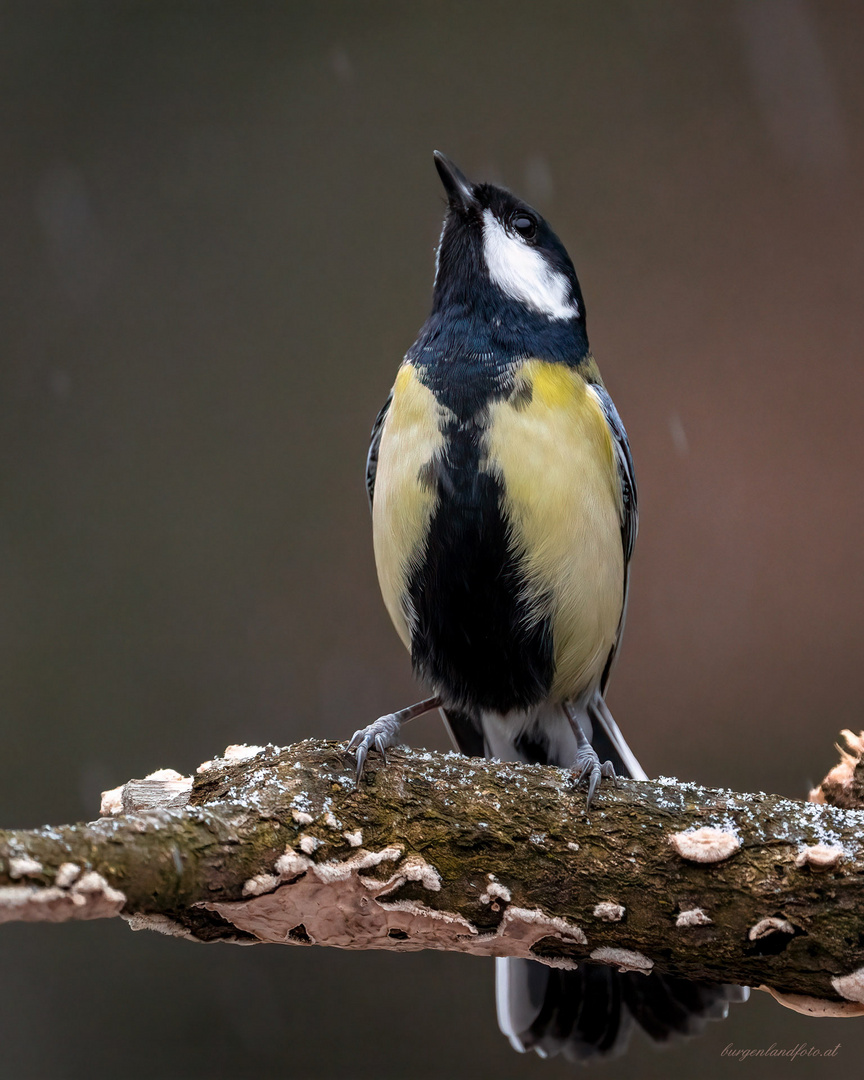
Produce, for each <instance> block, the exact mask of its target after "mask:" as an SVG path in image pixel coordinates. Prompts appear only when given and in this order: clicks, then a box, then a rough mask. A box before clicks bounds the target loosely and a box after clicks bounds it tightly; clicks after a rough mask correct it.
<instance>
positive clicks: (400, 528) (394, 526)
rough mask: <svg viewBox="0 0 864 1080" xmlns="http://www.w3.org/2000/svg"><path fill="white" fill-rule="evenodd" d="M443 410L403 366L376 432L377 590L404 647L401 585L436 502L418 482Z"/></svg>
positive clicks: (407, 620)
mask: <svg viewBox="0 0 864 1080" xmlns="http://www.w3.org/2000/svg"><path fill="white" fill-rule="evenodd" d="M446 412H447V410H445V409H444V408H443V407H442V406H441V405H439V404H438V401H437V400H436V398H435V395H434V394H433V393H432V391H431V390H429V389H428V388H427V387H425V386H424V385H423V384H422V383H421V382H420V380H419V379H418V378H417V373H416V371H415V370H414V368H413V367H412V366H411V365H410V364H403V366H402V367H401V368H400V369H399V374H398V375H397V377H396V383H395V385H394V387H393V400H392V401H391V403H390V409H389V410H388V413H387V417H386V419H385V421H384V427H383V429H382V433H381V445H380V448H379V452H378V470H377V473H376V478H375V498H374V501H373V505H372V537H373V544H374V548H375V564H376V566H377V569H378V581H379V584H380V586H381V594H382V596H383V598H384V603H385V605H386V607H387V611H388V613H389V615H390V618H391V619H392V620H393V624H394V626H395V627H396V630H397V632H398V634H399V636H400V637H401V639H402V641H403V642H404V644H405V646H406V648H409V649H410V647H411V642H410V624H411V620H412V612H411V611H410V609H409V608H408V607H407V604H408V597H407V594H406V583H407V581H408V579H409V577H410V575H411V572H412V570H413V569H414V568H415V566H416V563H417V561H418V560H419V559H420V558H422V554H423V551H424V547H425V539H426V534H427V532H428V529H429V522H430V521H431V519H432V515H433V514H434V512H435V506H436V504H437V501H438V494H437V491H436V488H435V485H434V484H431V483H424V482H423V467H424V466H426V465H428V463H429V462H430V461H432V459H433V458H434V457H435V455H436V454H437V453H438V452H440V451H441V450H442V449H443V447H444V436H443V435H442V434H441V428H442V426H443V423H444V421H445V419H446V416H445V414H446Z"/></svg>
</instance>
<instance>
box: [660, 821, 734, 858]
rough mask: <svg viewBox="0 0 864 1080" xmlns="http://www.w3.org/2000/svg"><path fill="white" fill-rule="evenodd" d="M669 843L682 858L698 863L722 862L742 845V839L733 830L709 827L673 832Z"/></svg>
mask: <svg viewBox="0 0 864 1080" xmlns="http://www.w3.org/2000/svg"><path fill="white" fill-rule="evenodd" d="M669 843H670V844H671V845H672V847H673V848H674V849H675V850H676V851H677V852H678V854H679V855H680V856H681V858H682V859H687V860H688V861H689V862H698V863H715V862H722V861H723V859H728V858H729V856H730V855H734V854H735V852H736V851H737V850H738V849H739V848H740V847H741V841H740V840H739V839H738V837H737V836H736V835H735V834H734V833H733V832H729V831H728V830H726V829H712V828H708V827H703V828H701V829H693V830H692V831H690V832H679V833H673V834H672V835H671V836H670V837H669Z"/></svg>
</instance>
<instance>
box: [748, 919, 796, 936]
mask: <svg viewBox="0 0 864 1080" xmlns="http://www.w3.org/2000/svg"><path fill="white" fill-rule="evenodd" d="M794 933H795V927H794V926H793V925H792V923H790V922H789V920H788V919H777V918H774V917H772V918H770V919H760V920H759V922H757V923H756V925H755V926H751V927H750V929H749V930H748V931H747V937H748V938H749V939H750V940H751V941H759V940H760V939H761V938H765V937H769V936H770V935H771V934H794Z"/></svg>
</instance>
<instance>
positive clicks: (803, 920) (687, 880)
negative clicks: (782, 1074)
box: [0, 741, 864, 1000]
mask: <svg viewBox="0 0 864 1080" xmlns="http://www.w3.org/2000/svg"><path fill="white" fill-rule="evenodd" d="M703 827H708V828H712V829H716V830H719V831H720V832H722V833H723V834H725V835H726V836H727V838H728V837H729V836H732V837H734V838H735V839H736V840H737V841H738V842H739V843H738V845H737V846H735V849H734V851H733V852H732V853H731V854H729V855H728V856H727V857H726V858H724V859H723V860H722V861H719V862H713V863H701V862H694V861H691V860H690V859H689V858H685V857H683V856H682V855H681V854H680V853H679V850H678V849H676V847H675V846H674V845H673V844H672V843H671V842H670V838H671V837H673V836H674V835H676V834H680V833H688V832H690V831H692V830H694V829H699V828H703ZM817 845H822V846H823V848H824V847H825V846H826V845H827V846H830V847H831V848H832V849H833V850H834V851H835V852H837V851H838V849H842V855H840V854H839V852H838V854H837V859H836V861H835V862H834V863H833V865H830V866H828V868H827V869H821V870H819V869H816V868H815V867H814V865H812V864H808V863H807V862H806V861H805V862H803V863H802V860H801V857H800V856H801V852H802V851H803V850H804V849H806V848H811V847H814V846H817ZM391 848H397V849H399V852H398V853H397V854H396V855H394V856H388V858H389V859H390V861H389V862H386V863H384V862H381V861H380V859H379V861H378V862H376V860H375V858H372V857H369V858H367V861H366V862H365V863H362V861H361V862H360V863H358V862H357V859H358V853H375V852H381V851H383V850H384V849H391ZM286 850H288V851H289V852H290V853H291V858H292V859H294V862H290V860H289V862H290V866H288V869H286V865H287V864H284V863H283V864H282V870H281V872H280V870H279V869H278V868H276V864H277V860H279V859H280V857H283V856H284V855H285V852H286ZM25 856H26V857H28V858H29V859H31V860H34V863H35V864H38V869H37V868H36V866H35V865H33V864H26V863H23V864H22V862H21V860H22V858H24V857H25ZM295 856H296V859H295V858H294V857H295ZM412 856H416V857H418V860H419V861H416V863H415V864H412V865H415V866H421V867H427V868H428V874H429V875H432V878H428V877H426V876H424V875H426V873H427V871H423V872H422V873H416V872H415V873H414V874H413V879H412V874H410V873H406V874H404V875H403V877H402V878H399V877H394V876H393V875H394V868H395V869H396V870H398V867H399V865H407V863H406V860H408V859H409V858H410V857H412ZM352 858H353V859H354V860H355V864H356V865H358V866H361V869H362V873H363V875H365V876H367V877H375V878H376V879H377V880H378V884H380V886H381V887H380V888H378V890H377V892H378V898H377V899H376V900H375V901H374V902H375V903H377V904H379V906H384V907H386V906H387V905H395V906H394V910H395V909H397V908H400V905H401V910H402V911H403V913H404V912H405V911H411V912H415V913H416V912H418V911H419V912H421V913H423V914H424V915H428V914H430V913H433V914H434V913H435V912H437V913H440V914H439V915H438V916H436V917H438V918H444V919H449V920H450V922H451V923H453V924H454V925H459V926H461V925H463V922H464V924H470V928H471V929H470V935H469V934H463V936H462V937H461V938H460V937H458V936H457V937H452V938H450V939H448V943H445V944H441V943H440V942H439V943H437V944H435V945H434V947H440V948H460V947H461V946H460V944H459V942H460V941H462V940H464V941H465V942H466V944H465V946H464V948H465V951H477V944H478V942H482V941H484V940H486V935H492V934H494V933H495V931H496V927H499V924H501V923H502V920H504V919H505V917H506V914H507V910H508V908H512V910H513V911H517V910H518V911H521V912H523V914H527V915H531V914H532V913H535V914H539V913H540V912H542V913H543V915H544V916H548V917H554V918H558V919H560V920H564V921H565V923H566V926H567V927H569V928H570V930H569V932H566V933H563V934H556V933H553V932H552V931H550V932H549V933H548V935H547V936H546V937H543V938H541V939H539V940H537V941H536V942H534V943H533V945H532V952H533V953H534V954H536V955H540V956H546V957H547V958H549V957H551V958H552V959H553V960H558V961H561V962H563V963H568V962H572V961H576V962H578V961H581V960H586V959H589V958H590V957H591V954H592V952H595V951H596V950H597V949H598V948H603V947H609V948H614V949H625V950H631V951H634V952H636V953H638V954H641V955H642V956H643V957H647V958H649V959H650V960H651V961H653V963H654V966H655V968H656V969H657V970H662V971H666V972H670V973H673V974H676V975H685V976H689V977H693V978H698V979H712V980H720V981H724V982H733V983H745V984H750V985H759V984H766V985H768V986H771V987H773V988H775V989H777V990H779V991H781V992H784V993H793V994H802V995H809V996H812V997H816V998H823V999H832V1000H839V995H838V994H837V992H836V990H835V988H834V986H833V985H832V981H831V980H832V977H838V976H847V975H849V973H850V972H853V971H857V970H858V969H860V968H862V967H864V811H860V810H844V809H837V808H834V807H831V806H826V805H822V806H817V805H814V804H812V803H805V802H793V801H790V800H786V799H780V798H777V797H774V796H769V795H764V794H754V795H739V794H735V793H733V792H729V791H712V790H707V789H704V788H700V787H697V786H694V785H689V784H679V783H673V782H662V783H660V782H636V781H631V780H627V781H619V782H618V783H617V784H616V785H614V786H613V785H612V784H610V783H604V785H603V787H602V790H601V792H600V793H599V795H598V796H597V798H596V800H595V803H594V805H593V806H592V808H591V810H590V812H587V811H586V808H585V795H584V790H582V791H580V790H577V789H576V788H575V787H574V784H573V780H572V777H571V776H570V775H569V774H568V773H566V772H565V771H563V770H559V769H554V768H549V767H539V766H524V765H518V764H508V763H493V762H486V761H481V760H477V759H466V758H461V757H458V756H456V755H442V754H431V753H424V752H418V751H409V750H398V751H395V752H393V753H392V755H391V759H390V762H389V764H388V765H386V766H385V765H382V764H381V763H380V762H379V761H378V760H375V761H371V762H370V763H369V766H368V769H367V774H366V776H365V778H364V781H363V783H362V785H361V786H360V788H359V789H356V788H355V786H354V783H353V759H351V758H347V757H346V756H345V752H344V747H343V746H342V745H341V744H335V743H325V742H317V741H306V742H302V743H298V744H296V745H294V746H291V747H288V748H286V749H279V748H275V747H269V748H266V749H265V750H264V751H262V752H261V753H259V754H258V755H257V756H255V757H254V758H252V759H251V760H248V761H245V762H241V763H237V764H231V763H230V762H227V761H222V760H218V759H217V761H215V762H214V763H212V767H211V768H209V769H208V770H207V771H205V772H204V773H203V774H201V775H199V776H197V777H196V778H195V781H194V786H193V788H192V791H191V795H190V797H189V801H188V804H187V805H186V806H185V807H183V808H177V809H154V810H151V811H148V812H145V813H137V814H126V815H121V816H118V817H107V818H102V819H100V820H98V821H96V822H92V823H89V824H80V825H71V826H62V827H56V828H54V827H51V828H49V827H46V828H42V829H35V830H27V831H24V830H22V831H14V832H13V831H6V832H0V885H2V886H13V887H18V889H19V892H20V888H21V887H22V886H30V887H31V888H36V889H39V888H44V889H48V888H51V887H52V886H54V885H55V879H56V876H57V873H58V870H60V867H61V866H62V865H63V864H70V863H71V864H74V865H75V866H77V867H80V868H82V869H83V870H93V871H96V872H98V874H100V875H102V877H103V878H104V879H105V881H106V882H107V883H108V885H109V886H111V887H112V888H114V889H117V890H120V891H122V893H123V896H124V897H125V904H124V906H123V914H124V915H126V916H130V915H144V916H167V918H168V919H169V920H171V924H170V925H172V926H174V927H176V928H179V927H182V928H184V929H185V932H186V934H187V936H191V937H193V938H196V939H198V940H202V941H212V940H229V941H237V942H242V941H247V942H252V941H255V940H257V938H256V937H255V936H254V934H252V933H250V932H249V931H248V930H245V929H242V920H240V921H239V922H240V925H241V929H238V925H237V924H235V923H234V922H232V921H229V920H228V919H226V918H224V917H223V916H222V915H219V914H216V912H215V911H214V910H212V907H213V906H215V907H217V908H220V910H222V911H223V912H224V910H227V909H225V908H224V906H223V905H224V904H225V903H229V906H230V902H239V903H241V904H242V903H245V902H246V901H249V900H250V899H251V898H253V897H254V895H255V893H256V892H258V893H260V892H264V891H266V892H271V893H273V892H275V891H276V890H278V888H280V887H282V888H284V887H285V885H283V884H281V883H283V882H288V883H290V882H291V881H296V880H297V879H298V878H299V877H303V876H306V875H307V871H309V872H311V873H312V875H313V876H314V873H315V872H316V871H315V868H323V869H322V870H321V879H322V881H323V880H324V878H325V871H326V876H327V882H328V888H330V889H335V890H337V891H338V889H339V888H340V887H341V885H340V882H342V881H343V879H344V875H343V877H342V878H340V871H339V866H340V864H345V865H348V863H347V860H350V859H352ZM13 860H17V861H13ZM394 860H395V861H394ZM400 860H401V863H400ZM301 863H302V865H301ZM22 865H23V866H24V871H23V872H22ZM352 865H353V864H352ZM328 868H329V869H328ZM280 873H281V876H280ZM388 874H389V875H391V878H390V885H391V886H392V887H389V891H387V892H386V896H385V895H384V891H383V890H384V886H385V884H387V882H386V881H385V878H386V876H387V875H388ZM256 881H257V884H255V882H256ZM394 881H395V885H393V884H392V883H393V882H394ZM490 882H494V883H495V887H494V888H493V889H491V890H490V887H489V886H490ZM250 883H252V884H250ZM362 884H363V885H364V886H365V887H367V888H368V887H369V886H370V884H371V885H372V886H375V882H371V883H370V882H368V881H366V882H362ZM346 887H347V886H346ZM13 891H14V890H13ZM374 891H375V890H374V888H372V889H370V895H371V894H372V893H373V892H374ZM0 894H8V895H9V896H11V895H12V891H10V890H8V889H0ZM310 895H311V894H310ZM0 902H2V897H0ZM314 902H315V901H314V899H313V900H310V903H314ZM602 902H611V903H612V904H617V905H620V906H621V907H623V909H624V912H623V916H622V917H621V918H620V919H619V920H618V921H608V919H609V912H610V910H615V909H611V908H610V907H609V906H607V907H606V908H602V909H599V912H598V911H595V909H597V905H598V904H600V903H602ZM205 903H206V904H208V905H209V907H208V908H204V907H202V906H200V905H202V904H205ZM697 909H699V910H701V912H702V916H694V917H692V918H691V919H689V925H688V918H685V919H683V920H680V919H679V916H681V914H682V913H683V912H695V911H696V910H697ZM22 910H23V909H22ZM28 910H29V911H30V913H29V914H25V915H23V916H21V917H25V918H38V917H39V916H38V912H37V913H36V914H34V913H33V911H34V910H35V909H32V908H31V909H28ZM15 917H19V916H16V915H15V914H14V913H11V914H7V918H15ZM314 917H315V912H312V911H310V920H314ZM766 919H776V920H778V922H777V923H776V924H766V927H767V932H764V933H763V934H761V935H760V936H757V937H756V938H755V939H753V934H752V933H751V931H752V930H753V928H754V927H755V926H756V925H757V924H759V923H760V922H762V921H763V920H766ZM706 920H710V921H706ZM300 921H301V922H302V920H300ZM679 922H682V923H683V924H684V925H678V924H679ZM781 926H782V929H778V928H777V927H781ZM574 928H579V930H581V936H582V937H584V939H585V940H584V941H582V940H581V938H580V935H579V933H578V931H577V932H575V933H574V932H573V930H574ZM764 929H765V928H763V930H764ZM399 933H401V934H402V937H401V939H400V937H399V934H396V933H394V932H393V931H390V934H391V936H390V937H389V938H387V939H386V940H381V941H380V942H376V944H375V946H374V947H385V948H386V947H392V948H404V947H410V946H411V943H410V941H409V942H407V944H406V935H405V933H403V932H402V931H400V932H399ZM285 940H286V941H287V940H297V941H302V940H304V938H303V934H300V933H299V932H298V934H297V935H295V936H294V937H290V938H288V937H286V939H285ZM306 940H308V937H307V938H306ZM496 940H497V939H496ZM471 945H473V948H471V947H469V946H471ZM365 947H369V946H368V944H367V945H366V946H365ZM414 947H420V946H419V945H416V944H415V945H414ZM507 948H508V946H507V938H506V935H504V936H502V937H501V938H500V945H496V948H495V950H494V951H495V952H496V953H499V954H501V953H506V952H507ZM516 954H518V953H516Z"/></svg>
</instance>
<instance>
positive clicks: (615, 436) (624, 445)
mask: <svg viewBox="0 0 864 1080" xmlns="http://www.w3.org/2000/svg"><path fill="white" fill-rule="evenodd" d="M591 390H592V392H593V393H594V395H595V396H596V398H597V400H598V402H599V403H600V407H601V408H602V410H603V415H604V417H605V418H606V423H607V425H608V427H609V433H610V434H611V436H612V445H613V447H614V449H615V461H616V464H617V466H618V477H619V480H620V481H621V544H622V546H623V548H624V604H623V605H622V608H621V621H620V622H619V623H618V632H617V634H616V635H615V645H614V646H613V648H612V650H611V651H610V653H609V659H608V660H607V661H606V667H605V669H604V671H603V678H602V679H601V680H600V692H601V694H602V693H603V692H604V691H605V689H606V683H607V682H608V680H609V672H610V670H611V668H612V663H613V661H614V659H615V654H616V653H617V651H618V644H619V642H620V641H621V634H622V633H623V631H624V618H625V616H626V614H627V594H628V592H629V590H630V559H631V558H632V556H633V548H634V546H635V544H636V533H637V532H638V531H639V506H638V496H637V492H636V473H635V471H634V469H633V455H632V454H631V453H630V442H629V440H628V438H627V432H626V430H625V429H624V424H623V423H622V422H621V417H620V416H619V415H618V410H617V409H616V408H615V402H614V401H613V400H612V398H611V397H610V396H609V393H608V391H607V390H606V388H605V387H604V386H601V385H599V384H593V385H592V386H591Z"/></svg>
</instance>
